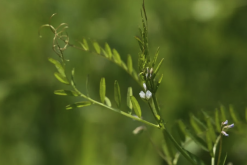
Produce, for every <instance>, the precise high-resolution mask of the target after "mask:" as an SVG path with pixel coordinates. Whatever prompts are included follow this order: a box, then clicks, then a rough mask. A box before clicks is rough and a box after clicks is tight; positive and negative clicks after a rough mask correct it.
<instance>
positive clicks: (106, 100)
mask: <svg viewBox="0 0 247 165" xmlns="http://www.w3.org/2000/svg"><path fill="white" fill-rule="evenodd" d="M105 104H106V105H107V106H109V107H111V100H110V99H109V98H108V97H106V96H105Z"/></svg>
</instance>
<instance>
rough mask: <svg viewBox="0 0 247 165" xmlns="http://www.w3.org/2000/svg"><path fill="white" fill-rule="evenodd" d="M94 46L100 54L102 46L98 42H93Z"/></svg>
mask: <svg viewBox="0 0 247 165" xmlns="http://www.w3.org/2000/svg"><path fill="white" fill-rule="evenodd" d="M93 47H94V49H95V51H96V53H97V54H100V49H101V48H100V46H99V44H98V43H97V42H93Z"/></svg>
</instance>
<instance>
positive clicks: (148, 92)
mask: <svg viewBox="0 0 247 165" xmlns="http://www.w3.org/2000/svg"><path fill="white" fill-rule="evenodd" d="M151 97H152V93H151V92H150V91H149V90H148V91H147V92H146V98H147V99H150V98H151Z"/></svg>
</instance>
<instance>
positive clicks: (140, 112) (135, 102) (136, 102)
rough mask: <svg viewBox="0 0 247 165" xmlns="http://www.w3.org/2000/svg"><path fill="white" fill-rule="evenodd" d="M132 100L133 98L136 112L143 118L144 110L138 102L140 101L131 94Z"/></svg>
mask: <svg viewBox="0 0 247 165" xmlns="http://www.w3.org/2000/svg"><path fill="white" fill-rule="evenodd" d="M130 100H131V103H132V105H133V109H134V111H135V114H136V115H137V116H138V117H139V118H141V117H142V111H141V107H140V105H139V103H138V101H137V100H136V98H135V97H134V96H130Z"/></svg>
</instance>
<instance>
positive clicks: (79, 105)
mask: <svg viewBox="0 0 247 165" xmlns="http://www.w3.org/2000/svg"><path fill="white" fill-rule="evenodd" d="M91 104H92V102H90V101H81V102H76V103H74V104H70V105H67V106H66V110H71V109H75V108H82V107H86V106H89V105H91Z"/></svg>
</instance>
